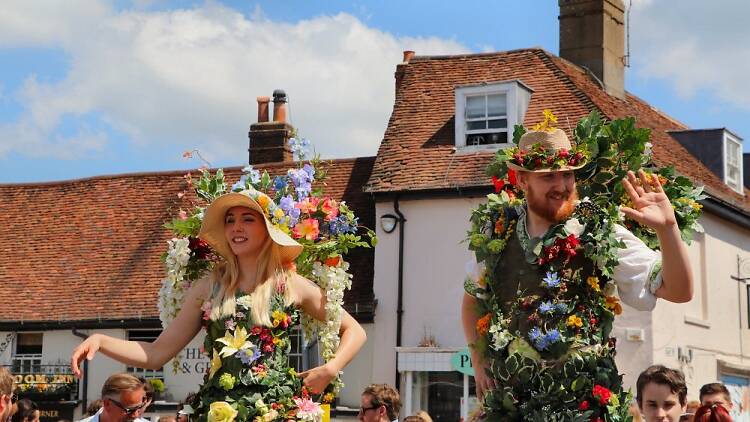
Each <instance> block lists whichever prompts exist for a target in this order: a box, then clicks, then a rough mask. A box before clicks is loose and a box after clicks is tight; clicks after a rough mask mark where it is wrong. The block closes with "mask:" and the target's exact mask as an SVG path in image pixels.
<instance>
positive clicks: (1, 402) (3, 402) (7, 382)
mask: <svg viewBox="0 0 750 422" xmlns="http://www.w3.org/2000/svg"><path fill="white" fill-rule="evenodd" d="M14 389H15V383H14V381H13V375H11V373H10V371H8V368H6V367H4V366H0V422H7V421H8V420H10V417H11V415H12V413H13V404H14V403H15V401H16V396H15V394H14V393H13V390H14Z"/></svg>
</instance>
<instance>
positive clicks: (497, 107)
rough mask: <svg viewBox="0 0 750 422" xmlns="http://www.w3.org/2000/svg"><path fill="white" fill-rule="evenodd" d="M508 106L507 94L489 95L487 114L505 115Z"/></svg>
mask: <svg viewBox="0 0 750 422" xmlns="http://www.w3.org/2000/svg"><path fill="white" fill-rule="evenodd" d="M506 113H507V106H506V101H505V94H494V95H488V96H487V115H488V116H505V114H506Z"/></svg>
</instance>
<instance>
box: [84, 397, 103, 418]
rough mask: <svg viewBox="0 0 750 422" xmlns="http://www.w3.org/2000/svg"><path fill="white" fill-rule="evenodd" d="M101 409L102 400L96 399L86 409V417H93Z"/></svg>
mask: <svg viewBox="0 0 750 422" xmlns="http://www.w3.org/2000/svg"><path fill="white" fill-rule="evenodd" d="M101 408H102V399H96V400H94V401H92V402H91V403H89V405H88V406H87V407H86V416H94V415H96V414H97V413H98V412H99V409H101Z"/></svg>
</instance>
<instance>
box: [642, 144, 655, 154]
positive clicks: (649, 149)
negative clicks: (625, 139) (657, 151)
mask: <svg viewBox="0 0 750 422" xmlns="http://www.w3.org/2000/svg"><path fill="white" fill-rule="evenodd" d="M652 146H653V144H652V143H651V142H646V145H644V147H645V148H644V149H643V155H645V156H646V157H650V156H651V147H652Z"/></svg>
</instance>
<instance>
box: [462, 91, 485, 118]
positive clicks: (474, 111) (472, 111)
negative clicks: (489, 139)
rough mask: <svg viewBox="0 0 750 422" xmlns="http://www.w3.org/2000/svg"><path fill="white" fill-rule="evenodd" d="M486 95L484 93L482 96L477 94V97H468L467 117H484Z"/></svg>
mask: <svg viewBox="0 0 750 422" xmlns="http://www.w3.org/2000/svg"><path fill="white" fill-rule="evenodd" d="M485 99H486V97H485V96H484V95H482V96H475V97H466V118H467V119H476V118H479V117H484V116H485V114H484V104H485Z"/></svg>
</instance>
